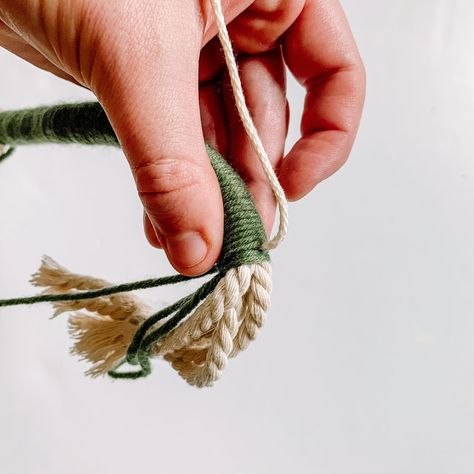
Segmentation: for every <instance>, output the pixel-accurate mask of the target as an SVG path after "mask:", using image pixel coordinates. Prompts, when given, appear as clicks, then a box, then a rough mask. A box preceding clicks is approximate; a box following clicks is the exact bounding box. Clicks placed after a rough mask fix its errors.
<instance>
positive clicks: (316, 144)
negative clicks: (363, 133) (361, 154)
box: [280, 0, 365, 200]
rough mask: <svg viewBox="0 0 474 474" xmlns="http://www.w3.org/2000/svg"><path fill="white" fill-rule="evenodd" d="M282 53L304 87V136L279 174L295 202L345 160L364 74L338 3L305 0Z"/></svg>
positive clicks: (356, 119)
mask: <svg viewBox="0 0 474 474" xmlns="http://www.w3.org/2000/svg"><path fill="white" fill-rule="evenodd" d="M283 51H284V56H285V60H286V63H287V65H288V66H289V68H290V70H291V71H292V73H293V74H294V75H295V77H296V78H297V79H298V81H299V82H300V83H301V84H303V85H304V86H305V87H306V89H307V94H306V100H305V107H304V112H303V117H302V123H301V130H302V138H301V139H300V140H299V141H298V142H297V143H296V144H295V146H294V147H293V148H292V150H291V151H290V153H289V154H288V156H287V157H286V158H285V160H283V163H282V166H281V170H280V181H281V183H282V185H283V187H284V189H285V192H286V195H287V197H288V198H289V199H291V200H296V199H299V198H301V197H303V196H304V195H305V194H307V193H308V192H309V191H310V190H311V189H312V188H313V187H314V186H315V185H316V184H317V183H319V182H320V181H322V180H323V179H326V178H327V177H328V176H330V175H331V174H333V173H334V172H335V171H336V170H338V169H339V168H340V167H341V166H342V165H343V163H344V162H345V161H346V160H347V158H348V156H349V152H350V150H351V148H352V144H353V142H354V139H355V135H356V133H357V129H358V125H359V121H360V116H361V113H362V107H363V103H364V95H365V73H364V67H363V65H362V62H361V59H360V56H359V53H358V51H357V47H356V45H355V42H354V39H353V37H352V34H351V31H350V28H349V25H348V23H347V20H346V18H345V15H344V12H343V11H342V9H341V7H340V5H339V3H338V2H337V1H336V0H325V1H321V0H308V1H307V2H306V4H305V7H304V9H303V11H302V12H301V14H300V16H299V17H298V19H297V20H296V21H295V23H294V24H293V25H292V26H291V27H290V29H289V30H288V32H287V33H286V34H285V35H284V38H283Z"/></svg>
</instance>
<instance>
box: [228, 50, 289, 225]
mask: <svg viewBox="0 0 474 474" xmlns="http://www.w3.org/2000/svg"><path fill="white" fill-rule="evenodd" d="M239 70H240V75H241V79H242V85H243V88H244V91H245V97H246V101H247V105H248V107H249V110H250V113H251V115H252V117H253V120H254V123H255V126H256V128H257V130H258V132H259V135H260V137H261V139H262V142H263V145H264V147H265V150H266V151H267V153H268V156H269V158H270V160H271V162H272V164H273V167H274V168H276V169H278V167H279V164H280V161H281V159H282V157H283V153H284V146H285V138H286V134H287V129H288V115H287V101H286V80H285V66H284V63H283V59H282V55H281V51H280V49H275V50H273V51H271V52H268V53H264V54H258V55H253V56H246V57H245V56H244V57H241V58H240V59H239ZM223 96H224V103H225V106H226V110H227V120H228V124H229V157H230V161H231V163H232V165H233V166H234V168H235V169H237V170H238V171H239V173H240V175H241V176H242V177H243V179H244V181H245V182H246V184H247V186H248V188H249V189H250V191H251V193H252V195H253V197H254V200H255V204H256V206H257V209H258V211H259V213H260V215H261V217H262V220H263V223H264V226H265V229H266V231H267V234H270V233H271V229H272V226H273V221H274V219H275V199H274V196H273V193H272V190H271V188H270V186H269V183H268V179H267V178H266V176H265V173H264V171H263V169H262V166H261V164H260V161H259V160H258V157H257V155H256V153H255V151H254V148H253V146H252V144H251V142H250V140H249V139H248V136H247V134H246V133H245V130H244V127H243V126H242V123H241V120H240V117H239V116H238V113H237V110H236V107H235V101H234V97H233V94H232V90H231V87H230V84H229V78H228V75H226V80H225V82H224V85H223Z"/></svg>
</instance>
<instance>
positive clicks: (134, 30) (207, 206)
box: [0, 0, 365, 275]
mask: <svg viewBox="0 0 474 474" xmlns="http://www.w3.org/2000/svg"><path fill="white" fill-rule="evenodd" d="M223 9H224V13H225V16H226V21H227V22H228V28H229V33H230V36H231V38H232V41H233V44H234V48H235V51H236V53H237V54H238V56H239V66H240V74H241V78H242V83H243V87H244V90H245V93H246V98H247V102H248V106H249V109H250V112H251V114H252V116H253V117H254V121H255V124H256V127H257V129H258V131H259V133H260V136H261V138H262V141H263V143H264V145H265V148H266V150H267V152H268V154H269V156H270V159H271V161H272V163H273V166H274V167H275V169H276V170H277V171H278V175H279V179H280V182H281V184H282V186H283V188H284V190H285V193H286V195H287V197H288V199H289V200H297V199H300V198H301V197H303V196H304V195H306V194H307V193H308V192H309V191H311V189H313V187H314V186H315V185H316V184H317V183H319V182H320V181H322V180H323V179H325V178H327V177H328V176H330V175H331V174H332V173H334V172H335V171H336V170H337V169H338V168H339V167H340V166H341V165H342V164H343V163H344V162H345V160H346V159H347V157H348V155H349V152H350V149H351V147H352V144H353V141H354V138H355V135H356V132H357V128H358V124H359V120H360V115H361V111H362V107H363V101H364V93H365V74H364V68H363V66H362V63H361V60H360V57H359V53H358V51H357V48H356V45H355V43H354V40H353V38H352V34H351V32H350V28H349V25H348V24H347V21H346V19H345V16H344V13H343V11H342V9H341V7H340V5H339V3H338V2H337V0H306V1H304V0H256V1H250V0H223ZM216 33H217V29H216V24H215V21H214V16H213V12H212V9H211V6H210V3H209V2H208V1H207V0H201V1H198V0H183V1H181V2H176V1H175V0H168V1H164V0H161V1H150V0H135V1H133V2H127V1H125V0H117V1H114V2H107V1H105V2H96V1H95V0H22V1H21V2H16V1H12V0H0V46H3V47H5V48H7V49H9V50H10V51H12V52H13V53H15V54H17V55H18V56H20V57H22V58H24V59H26V60H27V61H29V62H30V63H32V64H34V65H36V66H38V67H40V68H42V69H45V70H48V71H50V72H52V73H54V74H56V75H57V76H59V77H62V78H64V79H67V80H70V81H73V82H75V83H78V84H80V85H82V86H84V87H87V88H89V89H91V90H92V91H93V92H94V93H95V94H96V96H97V97H98V99H99V101H100V102H101V104H102V105H103V107H104V109H105V110H106V112H107V114H108V116H109V119H110V121H111V123H112V125H113V127H114V129H115V131H116V133H117V136H118V138H119V141H120V143H121V145H122V148H123V150H124V152H125V154H126V156H127V158H128V161H129V163H130V166H131V169H132V172H133V175H134V178H135V181H136V185H137V189H138V193H139V195H140V198H141V200H142V203H143V205H144V208H145V232H146V235H147V237H148V240H149V241H150V243H151V244H152V245H154V246H156V247H161V248H164V250H165V251H166V253H167V256H168V258H169V259H170V262H171V263H172V265H173V266H174V267H175V268H176V270H178V271H179V272H181V273H183V274H186V275H199V274H201V273H203V272H205V271H207V270H208V269H209V268H210V267H211V266H212V265H213V264H214V263H215V261H216V260H217V258H218V256H219V253H220V249H221V245H222V238H223V207H222V199H221V195H220V190H219V186H218V183H217V179H216V177H215V174H214V172H213V170H212V167H211V166H210V163H209V159H208V157H207V154H206V151H205V146H204V143H205V140H207V141H209V142H210V143H211V144H213V145H214V146H216V147H217V148H218V149H219V151H220V152H221V153H222V154H223V155H224V156H228V157H230V160H231V163H232V164H233V166H234V167H235V168H236V169H237V170H238V171H239V172H240V174H241V175H242V177H243V178H244V180H245V181H246V183H247V185H248V187H249V189H250V190H251V192H252V194H253V196H254V198H255V202H256V205H257V208H258V210H259V212H260V214H261V216H262V219H263V222H264V224H265V227H266V230H267V232H268V233H269V232H270V230H271V227H272V224H273V220H274V215H275V203H274V198H273V195H272V193H271V189H270V188H269V186H268V183H267V181H266V179H265V176H264V174H263V171H262V170H261V167H260V163H259V161H258V160H257V158H256V156H255V154H254V150H253V148H252V146H251V144H250V142H249V140H248V139H247V137H246V135H245V132H244V130H243V127H242V126H241V123H240V119H239V117H238V114H237V112H236V109H235V106H234V101H233V97H232V92H231V88H230V85H229V79H228V76H227V73H226V68H225V64H224V59H223V56H222V52H221V51H220V45H219V42H218V39H217V38H216ZM285 64H286V65H287V66H288V68H289V69H290V71H291V72H292V73H293V75H294V76H295V77H296V78H297V80H298V81H299V82H300V83H301V84H303V85H304V86H305V87H306V91H307V95H306V101H305V109H304V113H303V117H302V123H301V131H302V137H301V139H300V140H299V141H298V142H297V143H296V144H295V146H294V147H293V148H292V150H291V151H290V152H289V153H288V155H287V156H286V157H283V154H284V142H285V138H286V133H287V128H288V104H287V100H286V92H285Z"/></svg>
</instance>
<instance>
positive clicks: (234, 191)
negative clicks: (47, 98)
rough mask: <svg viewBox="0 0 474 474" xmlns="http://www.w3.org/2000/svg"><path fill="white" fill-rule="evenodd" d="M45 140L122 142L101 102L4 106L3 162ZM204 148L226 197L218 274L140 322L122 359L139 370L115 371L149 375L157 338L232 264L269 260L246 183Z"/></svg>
mask: <svg viewBox="0 0 474 474" xmlns="http://www.w3.org/2000/svg"><path fill="white" fill-rule="evenodd" d="M41 143H63V144H65V143H77V144H84V145H114V146H119V142H118V140H117V137H116V135H115V132H114V130H113V128H112V126H111V125H110V122H109V120H108V118H107V115H106V113H105V111H104V109H103V108H102V107H101V105H100V104H99V103H97V102H86V103H79V104H65V105H57V106H52V107H38V108H33V109H25V110H19V111H11V112H0V144H2V145H7V146H8V147H9V148H8V149H7V151H6V153H5V154H4V155H2V156H0V162H1V161H2V159H5V158H6V156H7V155H10V154H11V153H12V151H13V149H14V148H13V147H14V146H17V145H28V144H41ZM206 150H207V153H208V155H209V159H210V161H211V164H212V166H213V169H214V171H215V173H216V176H217V179H218V181H219V185H220V188H221V192H222V198H223V203H224V241H223V246H222V252H221V255H220V257H219V259H218V262H217V263H216V265H215V267H214V268H212V269H211V270H210V271H209V272H208V274H214V273H217V275H215V276H214V277H212V278H211V279H210V280H208V281H206V282H205V283H204V284H203V285H202V286H201V287H200V288H198V290H196V291H195V292H194V293H192V294H191V295H188V296H186V297H184V298H182V299H181V300H179V301H177V302H176V303H174V304H172V305H170V306H168V307H166V308H164V309H162V310H161V311H159V312H157V313H155V314H154V315H152V316H151V317H150V318H148V319H146V320H145V321H144V323H143V324H142V325H141V326H140V327H139V328H138V330H137V332H136V334H135V336H134V338H133V340H132V343H131V344H130V346H129V349H128V353H127V358H126V360H125V361H123V362H128V363H129V364H132V365H138V366H139V367H140V368H139V370H138V371H130V372H118V371H117V370H114V371H112V372H109V375H110V376H111V377H114V378H130V379H135V378H139V377H143V376H146V375H148V374H149V373H150V372H151V365H150V362H149V356H150V351H151V347H152V346H153V344H154V343H156V342H157V341H158V340H159V339H160V338H162V337H163V336H164V335H166V334H167V333H169V332H170V331H171V330H173V329H174V328H175V327H176V326H177V325H178V324H179V323H180V322H181V321H182V320H183V319H184V318H186V316H188V315H189V314H191V312H192V311H193V310H194V309H195V308H196V307H197V306H198V305H199V303H200V302H201V301H202V300H203V299H204V298H205V297H206V296H208V295H209V294H210V293H211V292H212V291H213V290H214V288H215V287H216V285H217V283H218V282H219V280H220V279H221V278H222V277H223V276H224V275H225V273H226V272H227V271H228V270H229V269H231V268H235V267H239V266H241V265H250V264H256V263H261V262H264V261H267V260H269V254H268V252H267V251H265V250H263V249H262V245H263V244H264V242H265V240H266V234H265V230H264V227H263V224H262V221H261V218H260V216H259V214H258V212H257V210H256V208H255V204H254V202H253V199H252V196H251V194H250V192H249V191H248V189H247V187H246V186H245V183H244V182H243V181H242V179H241V178H240V176H239V175H238V174H237V173H236V172H235V171H234V170H233V169H232V167H231V166H230V165H229V164H228V163H227V162H226V161H225V160H224V159H223V158H222V157H221V156H220V155H219V153H218V152H217V151H216V150H214V149H213V148H212V147H211V146H209V145H206ZM191 278H192V277H185V276H182V275H175V276H171V277H164V278H156V279H148V280H143V281H137V282H132V283H125V284H121V285H116V286H113V287H108V288H103V289H100V290H94V291H86V292H79V293H74V294H61V295H58V294H54V295H47V294H46V295H45V294H42V295H38V296H32V297H22V298H12V299H5V300H0V308H1V307H8V306H14V305H21V304H35V303H42V302H58V301H72V300H84V299H92V298H97V297H101V296H105V295H111V294H116V293H123V292H128V291H132V290H136V289H143V288H152V287H157V286H162V285H167V284H173V283H179V282H182V281H186V280H189V279H191ZM166 318H168V320H167V321H166V322H165V323H164V324H163V325H162V326H160V327H159V328H158V329H153V326H154V325H155V324H156V323H157V322H158V321H161V320H164V319H166Z"/></svg>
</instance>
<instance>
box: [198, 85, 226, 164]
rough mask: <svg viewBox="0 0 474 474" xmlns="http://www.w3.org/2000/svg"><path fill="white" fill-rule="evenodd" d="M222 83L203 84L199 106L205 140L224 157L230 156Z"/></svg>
mask: <svg viewBox="0 0 474 474" xmlns="http://www.w3.org/2000/svg"><path fill="white" fill-rule="evenodd" d="M219 83H220V81H218V80H215V81H211V82H207V83H204V84H201V86H200V88H199V105H200V111H201V122H202V130H203V134H204V138H205V140H206V142H207V143H209V144H210V145H212V146H213V147H214V148H215V149H216V150H218V151H219V153H220V154H221V155H222V156H227V154H228V136H227V135H228V130H227V123H226V117H225V113H224V106H223V103H222V99H221V95H220V92H219V90H220V84H219Z"/></svg>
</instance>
